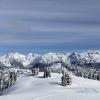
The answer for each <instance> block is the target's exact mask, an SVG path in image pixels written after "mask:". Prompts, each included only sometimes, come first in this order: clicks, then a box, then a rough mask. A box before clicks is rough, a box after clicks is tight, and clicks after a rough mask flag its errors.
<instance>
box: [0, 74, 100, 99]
mask: <svg viewBox="0 0 100 100" xmlns="http://www.w3.org/2000/svg"><path fill="white" fill-rule="evenodd" d="M42 76H43V73H40V74H39V75H38V76H35V77H33V76H22V77H20V78H19V80H18V81H17V82H16V84H15V85H14V86H12V87H11V88H9V89H8V90H6V91H4V94H3V95H2V96H0V100H67V99H68V100H80V99H82V100H89V99H91V100H95V99H96V100H100V82H99V81H96V80H90V79H85V78H81V77H76V76H73V75H72V81H73V82H72V85H71V86H66V87H63V86H61V85H60V84H61V83H60V81H61V74H57V73H53V74H52V78H43V77H42ZM94 98H95V99H94Z"/></svg>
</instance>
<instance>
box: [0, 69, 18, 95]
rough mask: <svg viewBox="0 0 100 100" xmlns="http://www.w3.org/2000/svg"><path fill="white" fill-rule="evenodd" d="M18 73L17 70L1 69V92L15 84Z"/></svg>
mask: <svg viewBox="0 0 100 100" xmlns="http://www.w3.org/2000/svg"><path fill="white" fill-rule="evenodd" d="M17 75H18V72H15V70H6V71H4V70H0V93H3V91H4V90H5V89H6V88H9V87H10V86H12V85H14V83H15V82H16V80H17Z"/></svg>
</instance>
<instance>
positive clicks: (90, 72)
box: [68, 65, 100, 80]
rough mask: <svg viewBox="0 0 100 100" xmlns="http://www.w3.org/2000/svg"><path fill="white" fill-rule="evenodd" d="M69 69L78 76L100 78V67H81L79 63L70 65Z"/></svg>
mask: <svg viewBox="0 0 100 100" xmlns="http://www.w3.org/2000/svg"><path fill="white" fill-rule="evenodd" d="M68 69H69V71H71V72H72V73H73V74H74V75H76V76H79V77H83V78H88V79H94V80H100V69H96V68H93V67H80V66H77V65H71V66H70V67H68Z"/></svg>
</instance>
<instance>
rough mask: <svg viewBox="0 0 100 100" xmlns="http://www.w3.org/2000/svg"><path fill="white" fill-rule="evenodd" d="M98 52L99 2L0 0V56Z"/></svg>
mask: <svg viewBox="0 0 100 100" xmlns="http://www.w3.org/2000/svg"><path fill="white" fill-rule="evenodd" d="M88 49H100V0H0V54H5V53H9V52H23V53H28V52H37V53H45V52H67V51H75V50H88Z"/></svg>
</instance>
